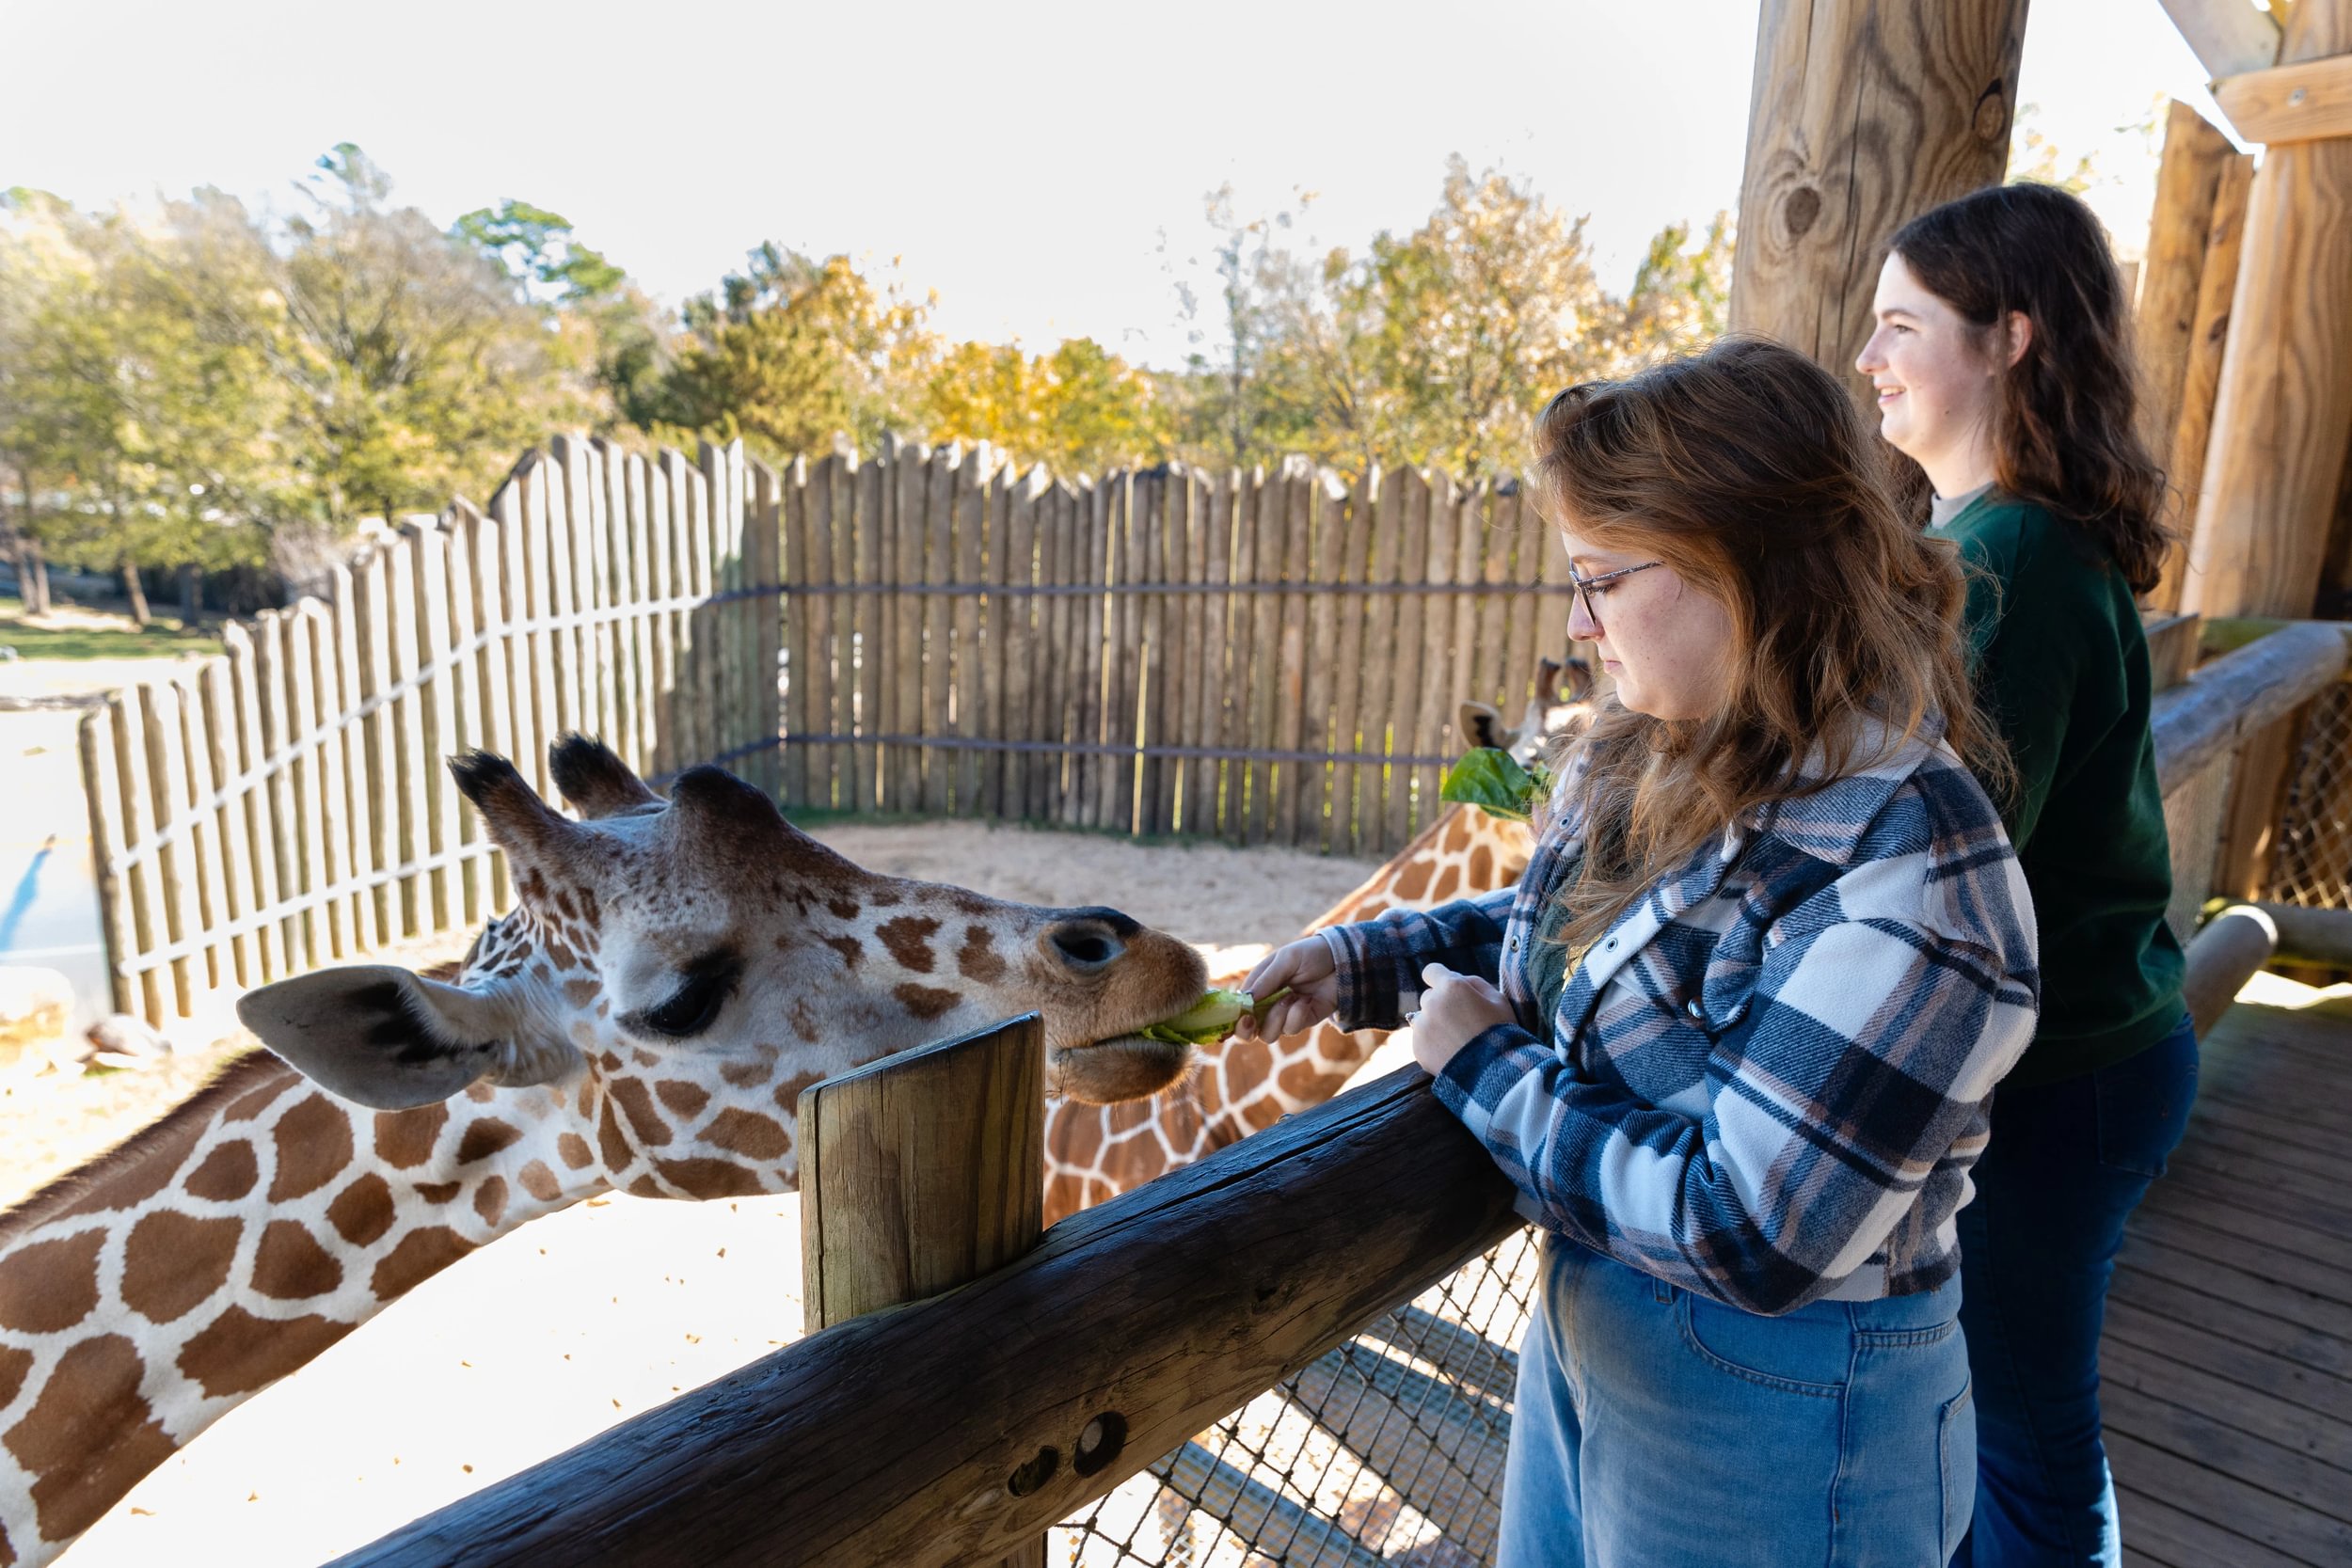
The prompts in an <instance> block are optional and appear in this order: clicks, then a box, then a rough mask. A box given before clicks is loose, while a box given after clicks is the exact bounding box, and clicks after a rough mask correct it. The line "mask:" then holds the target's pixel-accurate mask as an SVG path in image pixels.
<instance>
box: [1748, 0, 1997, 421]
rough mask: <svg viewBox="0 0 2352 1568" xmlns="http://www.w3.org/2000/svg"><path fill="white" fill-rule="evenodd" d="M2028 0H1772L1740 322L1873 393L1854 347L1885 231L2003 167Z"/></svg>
mask: <svg viewBox="0 0 2352 1568" xmlns="http://www.w3.org/2000/svg"><path fill="white" fill-rule="evenodd" d="M2025 36H2026V0H1945V3H1943V4H1939V5H1933V6H1918V5H1912V4H1909V3H1908V0H1812V3H1800V0H1764V4H1763V7H1762V16H1761V18H1760V20H1759V22H1758V24H1757V28H1756V77H1755V86H1754V88H1753V91H1752V94H1751V96H1750V99H1749V110H1748V150H1747V169H1746V173H1745V175H1744V177H1743V178H1742V180H1741V182H1740V245H1739V250H1738V253H1737V255H1736V256H1735V257H1734V259H1733V261H1732V284H1731V325H1732V327H1733V328H1734V330H1737V331H1744V332H1758V333H1762V334H1764V335H1765V336H1767V337H1771V338H1777V339H1779V340H1780V341H1782V342H1785V343H1788V344H1789V345H1790V346H1792V347H1794V348H1798V349H1802V350H1804V352H1805V353H1806V354H1809V355H1811V356H1813V357H1814V358H1815V359H1816V360H1818V361H1819V362H1820V363H1821V364H1822V365H1824V366H1826V367H1828V368H1829V369H1830V370H1833V371H1836V372H1838V373H1839V374H1840V375H1843V376H1844V377H1846V379H1847V384H1848V386H1849V387H1850V388H1851V389H1852V390H1853V393H1854V396H1855V398H1856V400H1857V402H1858V403H1859V404H1860V405H1861V406H1863V407H1865V408H1871V407H1874V406H1875V405H1874V404H1872V402H1871V400H1870V398H1869V397H1868V395H1867V393H1868V384H1867V380H1866V379H1865V378H1864V377H1861V376H1859V375H1857V374H1856V373H1855V372H1854V369H1853V356H1854V355H1855V353H1856V352H1857V351H1858V350H1860V348H1861V347H1862V344H1863V341H1864V340H1865V339H1867V337H1868V336H1869V334H1870V320H1871V316H1870V297H1871V293H1872V292H1873V290H1874V289H1875V288H1876V286H1877V283H1878V273H1879V265H1880V262H1881V261H1882V260H1883V256H1884V252H1885V246H1886V241H1887V239H1888V237H1889V236H1891V235H1892V234H1893V233H1894V231H1895V230H1897V229H1898V228H1899V227H1901V225H1902V224H1903V223H1904V222H1905V221H1907V220H1908V219H1910V218H1912V217H1915V216H1916V215H1917V214H1920V213H1923V212H1925V211H1927V210H1928V209H1929V208H1931V207H1933V206H1935V205H1936V204H1937V203H1938V202H1942V201H1948V200H1950V199H1952V198H1954V197H1959V196H1964V195H1966V194H1967V193H1968V192H1970V191H1972V190H1975V189H1977V188H1978V187H1979V186H1980V185H1987V184H1991V183H1993V182H1995V181H1997V180H1999V179H2000V178H2001V172H2002V170H2003V168H2004V167H2005V166H2007V164H2008V160H2009V135H2010V117H2011V114H2012V112H2013V110H2014V108H2015V105H2016V97H2017V61H2018V55H2019V54H2020V52H2021V51H2022V49H2023V48H2024V44H2025Z"/></svg>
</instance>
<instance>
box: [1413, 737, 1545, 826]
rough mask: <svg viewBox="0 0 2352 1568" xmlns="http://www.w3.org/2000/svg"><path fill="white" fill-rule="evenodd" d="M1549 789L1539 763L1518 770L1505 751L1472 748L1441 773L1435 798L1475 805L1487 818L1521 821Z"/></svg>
mask: <svg viewBox="0 0 2352 1568" xmlns="http://www.w3.org/2000/svg"><path fill="white" fill-rule="evenodd" d="M1550 789H1551V777H1550V775H1549V773H1547V772H1546V771H1545V769H1544V766H1543V764H1541V763H1537V764H1536V765H1535V766H1534V768H1522V767H1520V766H1519V764H1518V759H1517V758H1515V757H1513V756H1512V755H1511V753H1510V752H1505V751H1501V750H1498V749H1497V748H1495V747H1492V746H1474V747H1472V748H1470V750H1469V751H1467V752H1463V753H1462V760H1461V761H1459V762H1457V763H1455V764H1454V766H1453V767H1451V768H1447V769H1446V770H1445V778H1444V780H1443V781H1442V782H1440V783H1439V784H1438V798H1439V799H1441V800H1458V801H1460V802H1461V803H1463V804H1464V805H1470V806H1476V807H1478V808H1479V809H1480V810H1481V811H1483V812H1486V814H1487V815H1488V816H1500V817H1502V818H1504V819H1505V820H1507V821H1512V822H1525V821H1527V820H1528V819H1529V818H1530V817H1531V816H1534V811H1535V802H1536V801H1538V800H1542V799H1543V798H1544V796H1545V795H1546V794H1548V793H1549V791H1550Z"/></svg>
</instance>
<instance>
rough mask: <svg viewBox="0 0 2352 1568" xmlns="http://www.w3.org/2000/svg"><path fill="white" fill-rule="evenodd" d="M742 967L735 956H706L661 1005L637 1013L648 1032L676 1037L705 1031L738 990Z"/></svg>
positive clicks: (679, 1037)
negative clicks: (724, 957)
mask: <svg viewBox="0 0 2352 1568" xmlns="http://www.w3.org/2000/svg"><path fill="white" fill-rule="evenodd" d="M739 974H741V971H740V970H739V968H738V967H737V965H736V964H735V963H734V962H733V961H732V960H723V961H719V962H711V961H709V960H705V961H703V962H699V963H697V964H695V965H694V966H693V967H691V969H689V970H688V971H687V972H686V976H685V983H684V984H682V985H680V986H679V987H678V989H677V990H675V991H674V992H672V993H671V996H670V999H669V1000H668V1001H667V1002H664V1003H662V1004H661V1005H660V1006H658V1007H648V1008H646V1009H645V1010H644V1012H642V1013H640V1014H638V1015H637V1019H636V1022H637V1023H638V1024H639V1025H640V1026H641V1027H642V1028H644V1030H646V1031H647V1032H648V1033H651V1034H656V1035H667V1036H668V1037H670V1038H672V1039H686V1038H689V1037H692V1036H695V1035H699V1034H701V1033H702V1032H703V1031H704V1030H706V1029H707V1028H709V1027H710V1025H711V1023H712V1022H714V1021H715V1020H716V1019H717V1018H718V1016H719V1009H720V1008H721V1007H723V1006H726V1002H727V998H728V997H730V996H732V995H734V994H735V982H736V980H737V978H738V977H739Z"/></svg>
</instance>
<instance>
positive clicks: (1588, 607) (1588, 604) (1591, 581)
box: [1568, 561, 1665, 626]
mask: <svg viewBox="0 0 2352 1568" xmlns="http://www.w3.org/2000/svg"><path fill="white" fill-rule="evenodd" d="M1664 564H1665V562H1662V561H1645V562H1642V563H1641V564H1640V565H1639V566H1620V567H1618V568H1617V569H1616V570H1615V571H1613V572H1603V573H1601V574H1600V576H1598V577H1597V578H1583V577H1579V576H1577V575H1576V568H1575V567H1573V566H1571V567H1569V568H1568V581H1569V582H1570V583H1572V584H1574V585H1575V588H1576V602H1577V603H1579V604H1581V605H1582V606H1583V607H1584V619H1585V620H1587V621H1589V622H1591V623H1592V624H1593V625H1594V626H1599V625H1600V611H1599V610H1595V609H1594V608H1593V590H1594V589H1596V588H1607V587H1608V586H1609V585H1610V584H1611V583H1613V582H1614V581H1616V580H1617V579H1618V578H1629V577H1631V576H1632V575H1633V574H1634V573H1636V572H1646V571H1648V570H1649V569H1650V568H1651V567H1652V566H1663V565H1664Z"/></svg>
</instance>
